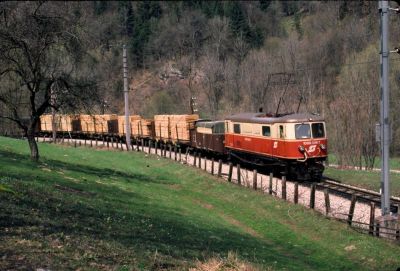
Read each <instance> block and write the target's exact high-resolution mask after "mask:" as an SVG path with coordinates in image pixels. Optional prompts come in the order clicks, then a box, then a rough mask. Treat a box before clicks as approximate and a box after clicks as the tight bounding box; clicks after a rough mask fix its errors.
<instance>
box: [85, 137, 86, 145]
mask: <svg viewBox="0 0 400 271" xmlns="http://www.w3.org/2000/svg"><path fill="white" fill-rule="evenodd" d="M85 146H86V137H85Z"/></svg>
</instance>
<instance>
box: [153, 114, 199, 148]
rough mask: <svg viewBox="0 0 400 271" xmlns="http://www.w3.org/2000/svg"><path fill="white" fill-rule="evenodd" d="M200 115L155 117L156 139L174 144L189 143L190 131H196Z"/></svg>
mask: <svg viewBox="0 0 400 271" xmlns="http://www.w3.org/2000/svg"><path fill="white" fill-rule="evenodd" d="M198 119H199V115H196V114H194V115H155V116H154V132H155V138H156V139H158V140H162V141H170V142H174V143H189V142H190V130H192V129H194V124H195V122H196V121H197V120H198Z"/></svg>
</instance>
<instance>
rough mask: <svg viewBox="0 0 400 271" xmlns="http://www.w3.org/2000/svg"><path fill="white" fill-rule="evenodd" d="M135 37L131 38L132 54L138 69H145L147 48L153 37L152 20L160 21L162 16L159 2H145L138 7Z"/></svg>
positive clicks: (134, 30)
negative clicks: (151, 36)
mask: <svg viewBox="0 0 400 271" xmlns="http://www.w3.org/2000/svg"><path fill="white" fill-rule="evenodd" d="M136 14H137V16H136V17H135V21H134V27H133V36H132V38H131V54H132V57H133V60H134V62H133V63H134V65H135V66H136V67H138V68H139V67H143V63H144V57H145V48H146V45H147V43H148V41H149V37H150V35H151V19H152V18H156V19H159V18H160V17H161V14H162V10H161V6H160V4H159V3H158V2H152V1H143V2H139V3H138V5H137V12H136Z"/></svg>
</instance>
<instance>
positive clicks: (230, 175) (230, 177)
mask: <svg viewBox="0 0 400 271" xmlns="http://www.w3.org/2000/svg"><path fill="white" fill-rule="evenodd" d="M232 170H233V164H232V163H231V162H230V163H229V172H228V182H232Z"/></svg>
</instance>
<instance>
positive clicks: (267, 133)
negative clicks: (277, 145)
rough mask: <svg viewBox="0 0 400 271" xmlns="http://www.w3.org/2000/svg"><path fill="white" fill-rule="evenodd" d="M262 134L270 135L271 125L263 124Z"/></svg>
mask: <svg viewBox="0 0 400 271" xmlns="http://www.w3.org/2000/svg"><path fill="white" fill-rule="evenodd" d="M262 135H263V136H271V127H269V126H263V127H262Z"/></svg>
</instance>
